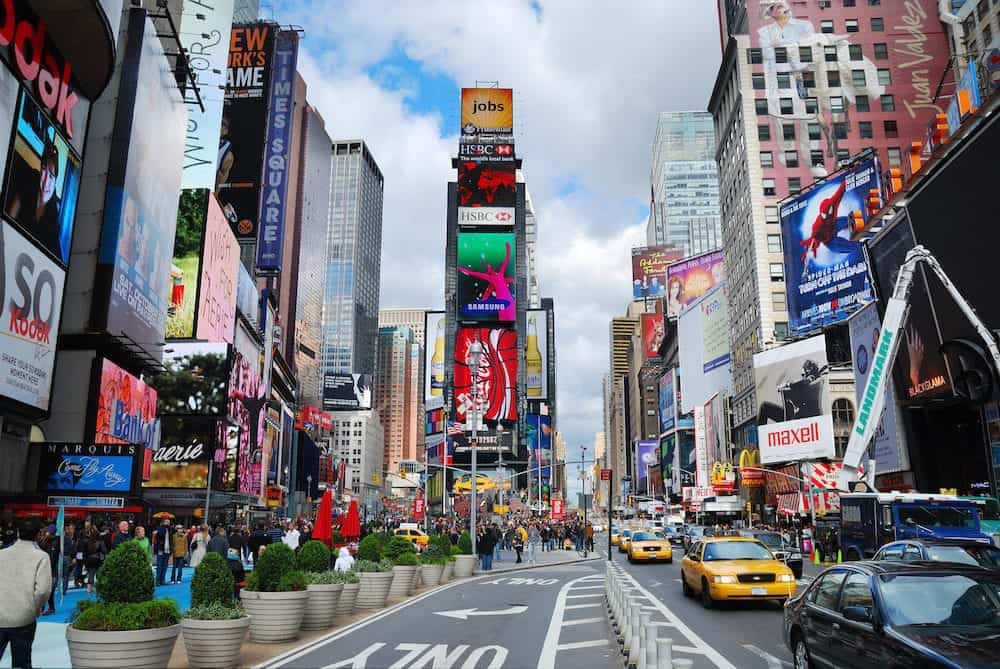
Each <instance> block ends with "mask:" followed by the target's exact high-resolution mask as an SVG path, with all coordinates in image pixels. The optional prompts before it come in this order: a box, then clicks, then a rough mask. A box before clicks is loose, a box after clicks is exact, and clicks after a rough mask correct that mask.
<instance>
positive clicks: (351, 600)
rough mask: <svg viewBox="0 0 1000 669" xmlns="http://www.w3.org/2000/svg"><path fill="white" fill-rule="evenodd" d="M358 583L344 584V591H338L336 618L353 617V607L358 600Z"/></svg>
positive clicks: (359, 585)
mask: <svg viewBox="0 0 1000 669" xmlns="http://www.w3.org/2000/svg"><path fill="white" fill-rule="evenodd" d="M360 587H361V584H360V583H345V584H344V589H343V590H341V591H340V599H339V600H338V601H337V617H338V618H340V617H343V616H353V615H354V605H355V603H356V601H357V599H358V588H360Z"/></svg>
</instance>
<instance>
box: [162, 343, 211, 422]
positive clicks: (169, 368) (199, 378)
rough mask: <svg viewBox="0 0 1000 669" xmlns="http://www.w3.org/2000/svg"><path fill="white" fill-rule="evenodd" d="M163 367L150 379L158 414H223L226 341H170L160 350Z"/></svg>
mask: <svg viewBox="0 0 1000 669" xmlns="http://www.w3.org/2000/svg"><path fill="white" fill-rule="evenodd" d="M163 368H164V371H162V372H161V373H159V374H157V375H156V377H155V378H154V379H153V382H152V384H153V385H154V386H156V389H157V394H158V404H159V408H160V413H161V414H164V415H166V414H203V415H206V414H211V415H215V416H224V415H226V405H227V402H228V399H227V395H226V392H227V389H228V387H229V346H228V345H226V344H222V343H214V344H213V343H203V342H171V343H170V346H169V347H168V350H167V351H165V352H164V354H163Z"/></svg>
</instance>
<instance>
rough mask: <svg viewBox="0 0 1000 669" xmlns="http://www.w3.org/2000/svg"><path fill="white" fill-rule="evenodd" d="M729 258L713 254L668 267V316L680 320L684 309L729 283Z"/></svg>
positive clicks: (719, 253) (718, 252)
mask: <svg viewBox="0 0 1000 669" xmlns="http://www.w3.org/2000/svg"><path fill="white" fill-rule="evenodd" d="M725 262H726V256H725V254H724V253H723V252H722V251H710V252H708V253H705V254H703V255H700V256H695V257H693V258H688V259H687V260H682V261H681V262H678V263H674V264H673V265H670V266H669V267H667V316H668V317H670V318H677V316H679V315H680V313H681V311H682V310H683V309H684V307H686V306H688V305H689V304H692V303H693V302H694V301H695V300H697V299H698V298H699V297H701V296H702V295H704V294H705V293H707V292H708V291H710V290H711V289H712V288H715V286H717V285H719V284H720V283H722V282H723V281H725V280H726V264H725Z"/></svg>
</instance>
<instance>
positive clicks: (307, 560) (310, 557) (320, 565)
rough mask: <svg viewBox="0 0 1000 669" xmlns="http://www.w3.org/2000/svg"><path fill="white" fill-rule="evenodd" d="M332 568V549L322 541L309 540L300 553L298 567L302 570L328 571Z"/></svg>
mask: <svg viewBox="0 0 1000 669" xmlns="http://www.w3.org/2000/svg"><path fill="white" fill-rule="evenodd" d="M329 568H330V549H329V548H327V547H326V544H324V543H323V542H322V541H319V540H318V539H313V540H312V541H307V542H306V543H305V545H304V546H302V548H300V549H299V554H298V569H300V570H301V571H326V570H327V569H329Z"/></svg>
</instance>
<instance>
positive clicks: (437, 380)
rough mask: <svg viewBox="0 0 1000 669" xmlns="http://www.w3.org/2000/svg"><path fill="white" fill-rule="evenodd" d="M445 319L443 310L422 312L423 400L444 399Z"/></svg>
mask: <svg viewBox="0 0 1000 669" xmlns="http://www.w3.org/2000/svg"><path fill="white" fill-rule="evenodd" d="M446 332H447V329H446V321H445V313H444V312H443V311H428V312H426V313H425V314H424V341H425V342H426V344H425V349H424V350H425V353H424V401H425V402H427V401H429V400H432V399H440V400H441V401H442V402H443V401H444V368H445V348H446V346H445V333H446Z"/></svg>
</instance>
